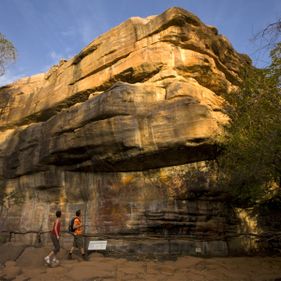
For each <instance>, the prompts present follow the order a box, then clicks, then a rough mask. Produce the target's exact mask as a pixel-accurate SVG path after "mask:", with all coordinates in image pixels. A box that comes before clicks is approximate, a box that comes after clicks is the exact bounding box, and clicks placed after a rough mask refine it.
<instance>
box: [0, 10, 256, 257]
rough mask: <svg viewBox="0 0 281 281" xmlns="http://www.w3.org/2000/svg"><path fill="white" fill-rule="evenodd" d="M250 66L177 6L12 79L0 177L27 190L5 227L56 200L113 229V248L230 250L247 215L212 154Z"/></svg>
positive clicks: (4, 98) (47, 211)
mask: <svg viewBox="0 0 281 281" xmlns="http://www.w3.org/2000/svg"><path fill="white" fill-rule="evenodd" d="M249 64H250V60H249V59H248V58H247V57H246V56H245V55H240V54H238V53H236V52H235V51H234V49H233V48H232V46H231V44H230V43H229V42H228V41H227V39H226V38H225V37H223V36H222V35H219V34H218V31H217V30H216V28H214V27H210V26H206V25H205V24H203V23H202V22H201V21H200V20H199V19H198V18H197V17H196V16H194V15H192V14H191V13H189V12H187V11H184V10H182V9H179V8H172V9H169V10H167V11H166V12H164V13H163V14H161V15H159V16H153V17H148V18H146V19H143V18H131V19H129V20H127V21H126V22H124V23H122V24H120V25H119V26H117V27H115V28H113V29H111V30H110V31H108V32H107V33H105V34H103V35H101V36H100V37H98V38H97V39H95V40H94V41H93V42H92V43H90V44H89V45H88V46H87V47H86V48H85V49H83V50H82V51H81V52H80V53H79V54H78V55H77V56H75V57H74V58H72V59H70V60H68V61H61V62H60V63H59V64H58V65H56V66H54V67H52V68H51V69H50V70H49V71H48V72H47V73H43V74H39V75H35V76H32V77H29V78H24V79H21V80H18V81H16V82H15V83H13V84H10V85H7V86H5V87H2V88H1V89H0V110H1V116H0V129H1V135H0V176H1V179H2V185H3V187H4V188H5V190H6V192H7V193H11V192H14V194H21V196H20V198H21V200H20V203H18V204H17V205H16V206H12V207H10V208H8V209H5V210H4V211H3V212H2V213H3V214H2V215H4V216H6V217H5V220H4V228H5V229H12V230H21V231H24V230H31V229H33V230H36V229H37V230H40V231H42V232H44V231H47V230H48V229H49V227H50V222H51V219H52V215H53V212H54V210H56V209H57V208H61V209H62V211H63V213H64V223H65V226H66V224H67V221H68V219H69V218H70V217H71V216H72V214H73V213H74V211H75V210H76V209H77V208H82V209H83V212H84V219H85V220H86V222H87V226H86V233H88V234H93V235H97V236H99V235H105V234H106V235H109V237H110V238H111V239H112V242H111V244H110V247H111V248H110V249H111V250H112V252H120V251H121V252H122V251H123V250H124V252H127V250H128V248H129V249H131V250H132V251H133V252H134V253H137V254H141V253H147V254H149V253H152V252H154V253H155V251H156V252H157V250H155V249H159V254H161V253H170V254H173V253H175V254H185V253H203V254H217V255H225V254H227V253H228V252H229V249H230V248H231V247H230V244H229V243H228V242H229V241H227V238H226V237H227V234H229V233H233V232H234V231H235V229H236V224H237V221H236V219H235V217H234V215H233V213H232V211H231V210H230V209H229V207H228V206H227V204H225V202H224V201H223V198H222V196H221V194H220V192H218V190H217V189H216V187H215V186H214V185H213V181H212V180H211V177H212V176H211V173H210V171H209V170H208V165H207V164H206V163H207V162H209V161H211V160H213V159H215V157H216V151H217V144H218V143H219V140H220V136H221V134H222V132H223V131H222V127H223V125H224V124H225V123H226V122H227V120H228V117H227V116H226V114H225V112H224V108H223V104H224V100H223V98H222V94H223V93H228V92H230V91H232V90H235V89H236V88H237V87H238V86H239V84H240V83H241V81H242V70H243V68H244V67H245V66H246V65H249ZM23 222H24V223H23ZM120 235H121V236H122V239H121V240H120ZM117 237H119V238H118V239H119V240H116V241H118V242H116V241H115V240H114V239H117ZM132 237H134V240H132ZM167 237H168V238H169V239H168V240H167ZM114 241H115V242H114ZM120 241H122V242H120ZM167 241H168V242H167ZM156 245H157V247H156ZM122 249H123V250H122Z"/></svg>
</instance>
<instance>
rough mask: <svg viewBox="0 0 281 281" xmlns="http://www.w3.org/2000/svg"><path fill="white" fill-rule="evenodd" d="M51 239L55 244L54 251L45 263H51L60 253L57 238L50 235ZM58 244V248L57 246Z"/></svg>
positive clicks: (46, 258)
mask: <svg viewBox="0 0 281 281" xmlns="http://www.w3.org/2000/svg"><path fill="white" fill-rule="evenodd" d="M50 237H51V240H52V242H53V245H54V250H52V251H51V252H50V253H49V254H48V255H47V256H46V257H45V258H44V260H45V262H46V263H48V264H49V263H51V260H52V259H53V258H52V256H55V254H56V252H57V251H59V242H58V240H57V238H56V237H55V236H54V235H53V234H52V233H51V234H50ZM57 244H58V246H57Z"/></svg>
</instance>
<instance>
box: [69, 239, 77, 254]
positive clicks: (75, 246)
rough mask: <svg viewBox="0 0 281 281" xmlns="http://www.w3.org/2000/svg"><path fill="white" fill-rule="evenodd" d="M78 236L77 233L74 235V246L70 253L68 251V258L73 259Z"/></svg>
mask: <svg viewBox="0 0 281 281" xmlns="http://www.w3.org/2000/svg"><path fill="white" fill-rule="evenodd" d="M76 240H77V237H76V235H74V236H73V245H72V247H71V249H70V250H69V253H68V258H69V259H72V252H73V250H74V248H77V241H76Z"/></svg>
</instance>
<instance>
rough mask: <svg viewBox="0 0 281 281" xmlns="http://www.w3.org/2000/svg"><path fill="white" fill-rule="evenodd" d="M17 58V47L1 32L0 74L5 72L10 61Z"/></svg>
mask: <svg viewBox="0 0 281 281" xmlns="http://www.w3.org/2000/svg"><path fill="white" fill-rule="evenodd" d="M15 59H16V49H15V47H14V45H13V43H12V42H10V41H9V40H8V39H6V38H5V36H4V35H3V34H2V33H0V76H2V75H3V74H4V73H5V68H6V66H7V64H8V63H10V62H12V61H14V60H15Z"/></svg>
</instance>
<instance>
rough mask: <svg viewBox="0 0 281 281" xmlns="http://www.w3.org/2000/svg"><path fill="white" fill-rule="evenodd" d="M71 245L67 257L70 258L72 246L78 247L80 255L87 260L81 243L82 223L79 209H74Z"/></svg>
mask: <svg viewBox="0 0 281 281" xmlns="http://www.w3.org/2000/svg"><path fill="white" fill-rule="evenodd" d="M72 229H73V237H74V238H73V245H72V247H71V249H70V251H69V253H68V257H69V259H72V253H73V250H74V248H78V249H79V250H80V252H81V255H82V257H83V259H84V260H87V257H86V255H85V251H84V245H83V244H84V243H83V224H82V218H81V210H78V211H76V217H75V218H74V220H73V226H72Z"/></svg>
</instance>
